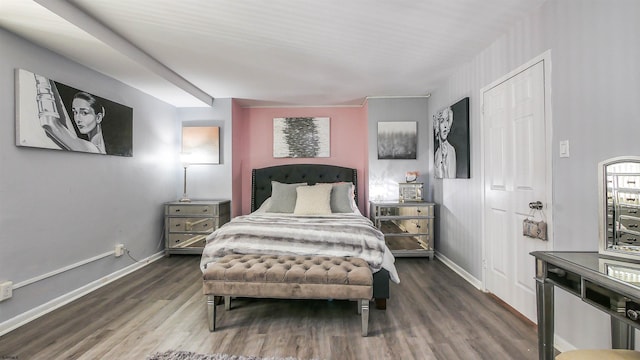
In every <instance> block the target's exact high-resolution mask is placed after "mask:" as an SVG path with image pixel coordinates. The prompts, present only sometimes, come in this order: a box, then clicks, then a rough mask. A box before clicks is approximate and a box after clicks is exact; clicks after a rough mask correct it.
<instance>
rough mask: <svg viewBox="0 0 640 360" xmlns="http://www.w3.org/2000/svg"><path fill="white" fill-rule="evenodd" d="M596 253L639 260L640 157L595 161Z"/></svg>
mask: <svg viewBox="0 0 640 360" xmlns="http://www.w3.org/2000/svg"><path fill="white" fill-rule="evenodd" d="M598 182H599V201H600V246H599V253H601V254H604V255H610V256H617V257H624V258H630V259H637V260H640V157H637V156H624V157H617V158H613V159H608V160H605V161H603V162H601V163H600V164H599V165H598Z"/></svg>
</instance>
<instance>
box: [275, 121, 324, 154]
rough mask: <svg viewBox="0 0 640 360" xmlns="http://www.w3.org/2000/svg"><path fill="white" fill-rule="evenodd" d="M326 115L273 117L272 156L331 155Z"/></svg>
mask: <svg viewBox="0 0 640 360" xmlns="http://www.w3.org/2000/svg"><path fill="white" fill-rule="evenodd" d="M330 135H331V129H330V119H329V118H328V117H285V118H274V119H273V157H274V158H317V157H329V156H330V155H331V136H330Z"/></svg>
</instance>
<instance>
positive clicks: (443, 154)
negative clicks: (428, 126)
mask: <svg viewBox="0 0 640 360" xmlns="http://www.w3.org/2000/svg"><path fill="white" fill-rule="evenodd" d="M433 144H434V146H433V152H434V154H433V164H434V165H433V166H434V177H435V178H436V179H447V178H449V179H450V178H463V179H468V178H470V176H471V174H470V171H471V162H470V158H471V154H470V146H469V98H468V97H465V98H463V99H461V100H460V101H458V102H456V103H455V104H453V105H451V106H449V107H446V108H444V109H442V110H440V111H438V112H436V113H435V114H434V115H433Z"/></svg>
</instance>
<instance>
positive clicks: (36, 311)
mask: <svg viewBox="0 0 640 360" xmlns="http://www.w3.org/2000/svg"><path fill="white" fill-rule="evenodd" d="M162 257H164V251H161V252H159V253H156V254H154V255H151V256H149V257H147V258H145V259H143V260H141V261H140V262H136V263H133V264H131V265H129V266H127V267H125V268H122V269H120V270H118V271H116V272H114V273H111V274H109V275H107V276H104V277H102V278H100V279H98V280H95V281H93V282H90V283H89V284H87V285H85V286H82V287H80V288H78V289H76V290H73V291H71V292H69V293H66V294H64V295H62V296H60V297H57V298H55V299H53V300H51V301H49V302H46V303H44V304H42V305H40V306H38V307H35V308H33V309H31V310H29V311H26V312H24V313H22V314H20V315H18V316H16V317H14V318H11V319H9V320H7V321H5V322H3V323H0V336H2V335H4V334H6V333H8V332H10V331H12V330H15V329H17V328H19V327H20V326H22V325H25V324H27V323H29V322H31V321H33V320H35V319H37V318H39V317H41V316H43V315H45V314H47V313H50V312H51V311H53V310H55V309H58V308H60V307H62V306H64V305H66V304H68V303H70V302H72V301H74V300H76V299H78V298H80V297H82V296H84V295H86V294H88V293H90V292H92V291H95V290H97V289H99V288H101V287H103V286H105V285H107V284H109V283H111V282H113V281H115V280H117V279H119V278H121V277H123V276H125V275H128V274H130V273H132V272H134V271H136V270H138V269H141V268H142V267H144V266H146V265H148V264H150V263H152V262H154V261H157V260H159V259H161V258H162Z"/></svg>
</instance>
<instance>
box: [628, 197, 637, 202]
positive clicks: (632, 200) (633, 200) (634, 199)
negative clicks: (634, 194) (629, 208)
mask: <svg viewBox="0 0 640 360" xmlns="http://www.w3.org/2000/svg"><path fill="white" fill-rule="evenodd" d="M627 201H630V202H635V201H636V198H627Z"/></svg>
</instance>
